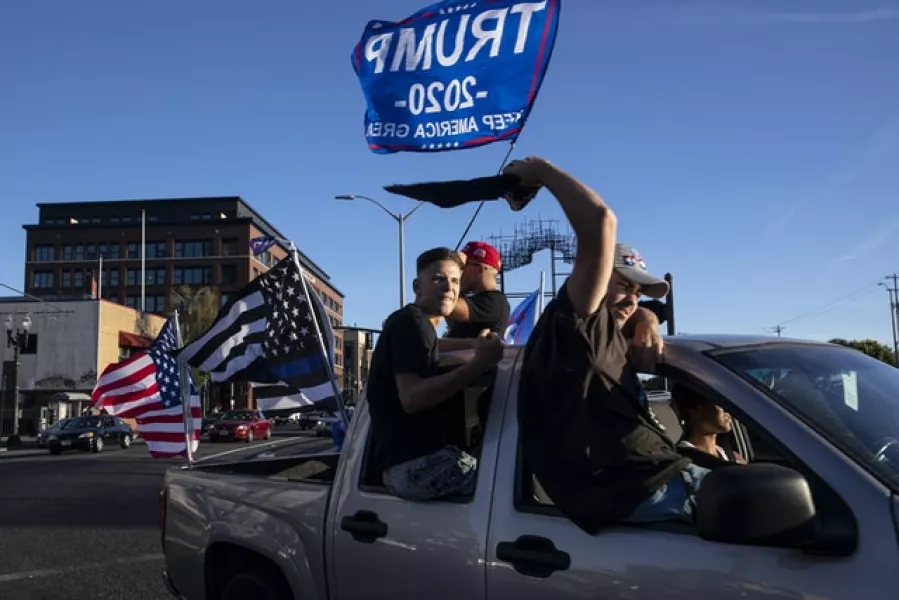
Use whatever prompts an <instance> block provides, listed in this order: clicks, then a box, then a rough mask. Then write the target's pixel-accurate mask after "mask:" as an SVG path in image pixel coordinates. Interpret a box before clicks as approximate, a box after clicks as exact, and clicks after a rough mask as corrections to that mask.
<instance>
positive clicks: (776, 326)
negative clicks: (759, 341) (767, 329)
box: [771, 325, 784, 337]
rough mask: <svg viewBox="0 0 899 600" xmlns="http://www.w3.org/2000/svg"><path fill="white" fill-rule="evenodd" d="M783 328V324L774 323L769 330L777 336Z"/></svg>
mask: <svg viewBox="0 0 899 600" xmlns="http://www.w3.org/2000/svg"><path fill="white" fill-rule="evenodd" d="M783 330H784V326H783V325H775V326H774V327H772V328H771V331H773V332H774V333H776V334H777V337H780V334H781V333H782V332H783Z"/></svg>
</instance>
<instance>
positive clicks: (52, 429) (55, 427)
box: [35, 418, 72, 448]
mask: <svg viewBox="0 0 899 600" xmlns="http://www.w3.org/2000/svg"><path fill="white" fill-rule="evenodd" d="M71 420H72V419H71V418H65V419H60V420H59V421H57V422H56V423H53V424H52V425H50V426H49V427H47V428H46V429H44V430H43V431H41V432H40V433H38V434H37V439H36V440H35V442H36V443H37V445H38V447H39V448H46V446H47V438H48V437H50V436H51V435H54V434H55V433H56V432H57V431H59V430H60V429H62V427H63V425H65V424H66V423H68V422H69V421H71Z"/></svg>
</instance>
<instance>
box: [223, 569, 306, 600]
mask: <svg viewBox="0 0 899 600" xmlns="http://www.w3.org/2000/svg"><path fill="white" fill-rule="evenodd" d="M292 598H293V592H291V591H290V586H289V585H287V582H286V581H284V577H283V576H282V575H281V573H279V572H277V571H275V570H274V569H250V570H248V571H243V572H241V573H238V574H237V575H235V576H234V577H232V578H231V579H230V580H229V581H228V583H226V584H225V586H224V588H222V595H221V596H220V600H250V599H252V600H290V599H292Z"/></svg>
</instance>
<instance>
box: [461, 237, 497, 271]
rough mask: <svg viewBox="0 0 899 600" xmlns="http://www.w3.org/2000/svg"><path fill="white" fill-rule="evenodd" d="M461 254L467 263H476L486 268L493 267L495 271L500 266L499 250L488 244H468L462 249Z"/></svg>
mask: <svg viewBox="0 0 899 600" xmlns="http://www.w3.org/2000/svg"><path fill="white" fill-rule="evenodd" d="M462 254H464V255H465V259H466V260H467V261H469V262H476V263H480V264H482V265H487V266H488V267H493V268H494V269H496V270H497V271H499V270H500V267H501V266H502V261H501V260H500V256H499V250H497V249H496V248H494V247H493V246H491V245H490V244H488V243H487V242H468V243H467V244H465V247H464V248H462Z"/></svg>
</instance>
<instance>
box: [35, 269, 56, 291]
mask: <svg viewBox="0 0 899 600" xmlns="http://www.w3.org/2000/svg"><path fill="white" fill-rule="evenodd" d="M31 287H33V288H35V289H42V290H45V289H48V288H52V287H53V271H35V272H34V274H33V275H32V278H31Z"/></svg>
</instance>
